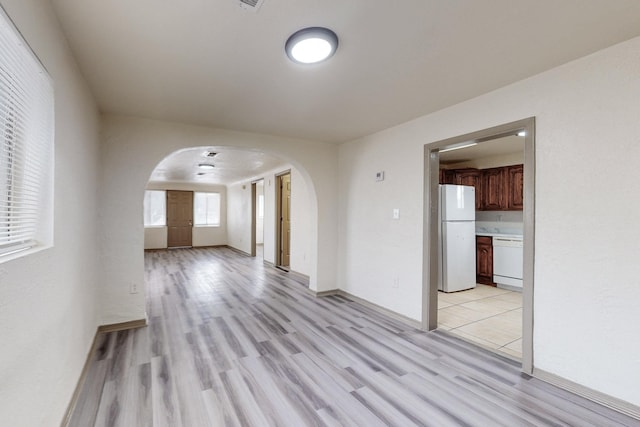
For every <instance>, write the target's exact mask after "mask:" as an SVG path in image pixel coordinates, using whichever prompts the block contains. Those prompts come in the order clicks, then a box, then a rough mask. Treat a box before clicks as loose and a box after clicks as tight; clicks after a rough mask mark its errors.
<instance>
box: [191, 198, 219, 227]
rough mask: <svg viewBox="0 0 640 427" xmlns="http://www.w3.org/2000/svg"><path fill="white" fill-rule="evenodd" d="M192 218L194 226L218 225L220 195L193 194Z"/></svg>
mask: <svg viewBox="0 0 640 427" xmlns="http://www.w3.org/2000/svg"><path fill="white" fill-rule="evenodd" d="M193 216H194V220H195V225H216V226H218V225H220V194H219V193H198V192H196V193H194V195H193Z"/></svg>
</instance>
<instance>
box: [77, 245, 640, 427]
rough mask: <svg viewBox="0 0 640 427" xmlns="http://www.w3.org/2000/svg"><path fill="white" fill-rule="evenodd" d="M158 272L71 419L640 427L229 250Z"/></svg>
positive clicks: (151, 265)
mask: <svg viewBox="0 0 640 427" xmlns="http://www.w3.org/2000/svg"><path fill="white" fill-rule="evenodd" d="M145 266H146V267H145V268H146V287H147V295H148V303H147V313H148V317H149V326H148V327H146V328H141V329H136V330H129V331H121V332H112V333H106V334H102V335H100V336H99V337H98V345H97V349H96V351H95V354H93V355H92V356H91V362H90V366H89V369H88V374H87V377H86V382H85V384H84V385H83V388H82V389H81V393H80V398H79V400H78V403H77V405H76V408H75V410H74V412H73V413H72V417H71V422H70V425H72V426H83V427H84V426H92V425H95V426H127V427H129V426H136V427H137V426H171V427H179V426H184V427H199V426H295V427H299V426H363V427H365V426H366V427H372V426H567V425H568V426H590V425H593V426H617V425H626V426H640V422H639V421H637V420H633V419H631V418H628V417H626V416H624V415H622V414H619V413H617V412H614V411H612V410H609V409H607V408H605V407H602V406H599V405H596V404H594V403H592V402H589V401H587V400H585V399H582V398H580V397H578V396H575V395H573V394H571V393H568V392H565V391H563V390H560V389H558V388H555V387H553V386H551V385H548V384H546V383H544V382H541V381H538V380H536V379H534V378H530V377H528V376H526V375H523V374H521V373H520V372H519V367H518V366H517V365H516V364H515V363H514V362H513V361H510V360H508V359H506V358H501V357H500V356H497V355H495V354H492V353H490V352H488V351H484V350H481V349H478V348H475V347H474V346H472V345H470V344H467V343H465V342H463V341H460V340H458V339H456V338H454V337H451V336H448V335H446V334H445V333H440V332H432V333H427V332H422V331H419V330H416V329H413V328H411V327H408V326H406V325H404V324H402V323H399V322H397V321H395V320H392V319H389V318H387V317H385V316H383V315H381V314H379V313H377V312H375V311H372V310H370V309H368V308H366V307H364V306H362V305H359V304H357V303H355V302H353V301H350V300H348V299H346V298H342V297H337V296H332V297H324V298H314V297H313V296H311V295H310V294H309V292H308V290H306V289H305V286H304V284H302V283H299V282H298V281H296V279H295V277H294V276H292V275H290V274H287V273H284V272H282V271H279V270H277V269H274V268H272V267H268V266H264V265H263V263H262V260H261V259H256V258H250V257H246V256H242V255H240V254H238V253H236V252H234V251H232V250H230V249H227V248H214V249H180V250H172V251H159V252H148V253H146V254H145Z"/></svg>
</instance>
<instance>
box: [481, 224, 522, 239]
mask: <svg viewBox="0 0 640 427" xmlns="http://www.w3.org/2000/svg"><path fill="white" fill-rule="evenodd" d="M476 236H489V237H507V238H520V239H521V238H522V224H520V223H510V222H480V221H477V222H476Z"/></svg>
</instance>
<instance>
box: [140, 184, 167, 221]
mask: <svg viewBox="0 0 640 427" xmlns="http://www.w3.org/2000/svg"><path fill="white" fill-rule="evenodd" d="M163 225H167V194H166V192H165V191H162V190H147V191H145V192H144V226H145V227H159V226H163Z"/></svg>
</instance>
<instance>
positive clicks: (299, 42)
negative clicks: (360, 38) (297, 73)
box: [284, 27, 338, 64]
mask: <svg viewBox="0 0 640 427" xmlns="http://www.w3.org/2000/svg"><path fill="white" fill-rule="evenodd" d="M284 49H285V51H286V52H287V56H288V57H289V58H290V59H291V60H292V61H293V62H297V63H300V64H315V63H317V62H322V61H324V60H326V59H328V58H330V57H331V56H333V54H334V53H335V52H336V49H338V36H337V35H336V33H334V32H333V31H331V30H330V29H328V28H323V27H310V28H303V29H302V30H300V31H296V32H295V33H293V34H292V35H291V37H289V39H288V40H287V43H286V44H285V47H284Z"/></svg>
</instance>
